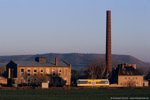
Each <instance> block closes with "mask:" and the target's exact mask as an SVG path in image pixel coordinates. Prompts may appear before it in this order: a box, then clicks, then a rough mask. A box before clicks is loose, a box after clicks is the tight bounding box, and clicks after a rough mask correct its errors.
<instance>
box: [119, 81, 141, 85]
mask: <svg viewBox="0 0 150 100" xmlns="http://www.w3.org/2000/svg"><path fill="white" fill-rule="evenodd" d="M138 84H139V83H138V82H136V85H138ZM120 85H134V83H120Z"/></svg>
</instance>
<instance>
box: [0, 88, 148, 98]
mask: <svg viewBox="0 0 150 100" xmlns="http://www.w3.org/2000/svg"><path fill="white" fill-rule="evenodd" d="M116 97H117V98H119V97H120V100H122V99H124V100H131V97H134V100H135V99H136V97H140V98H141V97H145V99H144V100H149V99H150V89H149V88H148V89H146V88H144V89H141V88H140V89H127V88H118V89H108V88H106V89H104V88H103V89H100V88H99V89H78V90H76V89H71V90H63V89H60V90H0V100H115V99H117V98H116ZM124 97H126V98H124ZM112 98H113V99H112ZM148 98H149V99H148Z"/></svg>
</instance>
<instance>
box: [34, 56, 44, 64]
mask: <svg viewBox="0 0 150 100" xmlns="http://www.w3.org/2000/svg"><path fill="white" fill-rule="evenodd" d="M35 61H36V62H38V63H46V57H36V58H35Z"/></svg>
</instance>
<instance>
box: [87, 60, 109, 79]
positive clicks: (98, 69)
mask: <svg viewBox="0 0 150 100" xmlns="http://www.w3.org/2000/svg"><path fill="white" fill-rule="evenodd" d="M85 74H86V75H87V76H88V78H89V79H98V78H104V77H106V75H107V74H106V67H105V60H104V59H101V60H100V59H97V60H93V61H90V62H88V65H87V69H85Z"/></svg>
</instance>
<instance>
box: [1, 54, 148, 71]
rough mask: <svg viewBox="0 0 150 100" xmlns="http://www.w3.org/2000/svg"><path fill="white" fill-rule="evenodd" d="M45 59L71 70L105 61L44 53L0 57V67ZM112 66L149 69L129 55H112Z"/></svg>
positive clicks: (78, 55)
mask: <svg viewBox="0 0 150 100" xmlns="http://www.w3.org/2000/svg"><path fill="white" fill-rule="evenodd" d="M38 56H41V57H46V58H47V61H54V60H55V57H58V59H59V60H60V61H66V62H68V63H70V64H72V67H73V68H84V67H86V65H87V63H88V61H90V60H96V59H99V60H102V59H105V54H84V53H67V54H59V53H46V54H36V55H18V56H0V66H4V65H5V64H6V63H8V62H9V61H10V60H16V61H33V60H34V58H35V57H38ZM112 62H113V64H114V66H115V65H116V64H120V63H129V64H137V67H139V68H140V67H149V66H150V63H146V62H143V61H141V60H139V59H137V58H135V57H133V56H130V55H114V54H113V55H112Z"/></svg>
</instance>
